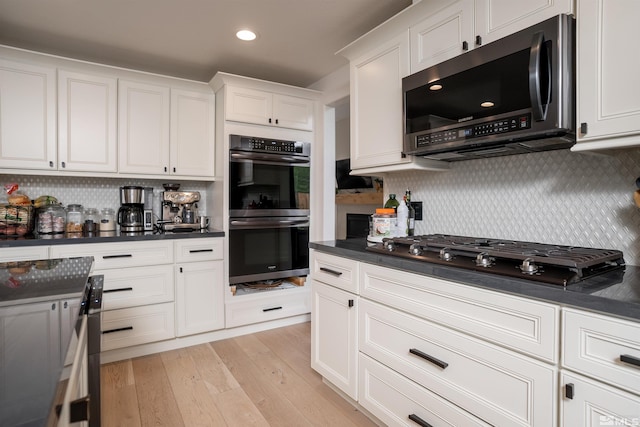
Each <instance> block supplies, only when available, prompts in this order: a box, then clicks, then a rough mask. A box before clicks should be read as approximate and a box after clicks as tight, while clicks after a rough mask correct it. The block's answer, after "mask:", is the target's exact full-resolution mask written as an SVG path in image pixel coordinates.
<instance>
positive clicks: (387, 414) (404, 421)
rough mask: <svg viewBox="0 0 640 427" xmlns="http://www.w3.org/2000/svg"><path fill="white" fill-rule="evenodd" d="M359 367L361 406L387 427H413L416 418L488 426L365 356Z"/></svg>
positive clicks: (452, 425) (454, 425)
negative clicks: (411, 418)
mask: <svg viewBox="0 0 640 427" xmlns="http://www.w3.org/2000/svg"><path fill="white" fill-rule="evenodd" d="M358 364H359V369H360V378H361V381H360V390H359V396H360V399H359V400H358V403H360V404H361V405H362V406H363V407H365V408H366V409H367V410H369V411H370V412H371V413H372V414H373V415H375V416H376V417H378V419H380V420H381V421H382V422H384V423H385V424H386V425H394V426H396V425H397V426H407V427H409V426H410V427H414V426H416V425H417V424H414V422H413V421H411V420H410V419H409V416H410V415H413V416H417V417H419V419H421V420H423V421H425V422H426V423H428V424H429V425H433V426H449V427H457V426H470V427H473V426H476V427H477V426H483V427H488V426H489V424H486V423H484V422H483V421H481V420H479V419H477V418H475V417H474V416H473V415H471V414H469V413H467V412H465V411H464V410H462V409H460V408H459V407H457V406H455V405H453V404H452V403H450V402H448V401H446V400H445V399H443V398H441V397H440V396H438V395H437V394H434V393H431V392H430V391H429V390H427V389H425V388H423V387H420V386H419V385H418V384H416V383H414V382H413V381H409V380H408V379H407V378H405V377H403V376H402V375H400V374H398V373H396V372H394V371H393V370H391V369H389V368H387V367H386V366H384V365H382V364H380V363H378V362H376V361H375V360H374V359H371V358H370V357H367V356H366V355H364V354H362V353H360V359H359V360H358Z"/></svg>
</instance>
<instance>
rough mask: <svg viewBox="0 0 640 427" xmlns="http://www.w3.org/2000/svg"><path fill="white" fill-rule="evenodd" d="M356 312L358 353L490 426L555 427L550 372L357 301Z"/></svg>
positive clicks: (552, 369) (484, 344)
mask: <svg viewBox="0 0 640 427" xmlns="http://www.w3.org/2000/svg"><path fill="white" fill-rule="evenodd" d="M359 310H360V311H359V325H360V331H359V333H358V341H359V349H360V351H361V352H363V353H365V354H367V355H369V356H370V357H372V358H374V359H376V360H378V361H379V362H381V363H383V364H385V365H387V366H388V367H390V368H391V369H393V370H395V371H397V372H399V373H401V374H402V375H404V376H406V377H407V378H409V379H411V380H412V381H414V382H416V383H418V384H420V385H422V386H423V387H426V388H429V389H430V390H431V391H432V392H433V393H436V394H438V395H440V396H442V397H443V398H445V399H447V400H449V401H450V402H452V403H454V404H456V405H458V406H460V407H462V408H463V409H465V410H467V411H468V412H470V413H472V414H474V415H476V416H477V417H479V418H481V419H483V420H484V421H486V422H489V423H490V424H494V425H499V426H539V427H543V426H544V427H547V426H553V425H555V421H556V417H555V408H556V398H557V387H556V384H557V372H556V369H555V367H553V366H550V365H546V364H544V363H542V362H539V361H536V360H534V359H530V358H528V357H525V356H522V355H519V354H517V353H514V352H510V351H507V350H505V349H502V348H500V347H498V346H495V345H493V344H490V343H487V342H484V341H482V340H479V339H476V338H473V337H470V336H467V335H465V334H462V333H460V332H456V331H453V330H450V329H448V328H445V327H443V326H439V325H436V324H435V323H431V322H428V321H426V320H422V319H419V318H417V317H415V316H411V315H408V314H405V313H402V312H399V311H396V310H393V309H391V308H388V307H385V306H383V305H380V304H377V303H374V302H370V301H366V300H364V299H362V298H361V299H360V307H359ZM438 364H440V366H438Z"/></svg>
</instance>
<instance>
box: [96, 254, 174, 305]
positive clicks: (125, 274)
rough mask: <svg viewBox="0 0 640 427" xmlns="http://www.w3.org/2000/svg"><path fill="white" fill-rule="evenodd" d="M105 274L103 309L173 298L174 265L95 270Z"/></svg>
mask: <svg viewBox="0 0 640 427" xmlns="http://www.w3.org/2000/svg"><path fill="white" fill-rule="evenodd" d="M96 274H103V275H104V291H103V300H102V306H103V309H104V310H114V309H118V308H126V307H135V306H138V305H148V304H157V303H162V302H170V301H173V298H174V280H173V265H172V264H167V265H153V266H148V267H131V268H118V269H111V270H103V271H96Z"/></svg>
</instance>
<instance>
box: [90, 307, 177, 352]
mask: <svg viewBox="0 0 640 427" xmlns="http://www.w3.org/2000/svg"><path fill="white" fill-rule="evenodd" d="M173 311H174V305H173V303H172V302H168V303H164V304H154V305H145V306H143V307H132V308H123V309H120V310H110V311H104V312H103V313H102V323H101V325H102V351H107V350H113V349H116V348H122V347H131V346H134V345H138V344H144V343H149V342H154V341H162V340H167V339H171V338H175V316H174V313H173Z"/></svg>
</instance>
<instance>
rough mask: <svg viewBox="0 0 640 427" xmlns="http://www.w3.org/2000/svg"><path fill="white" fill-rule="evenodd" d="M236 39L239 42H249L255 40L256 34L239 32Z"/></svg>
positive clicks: (245, 31) (246, 31)
mask: <svg viewBox="0 0 640 427" xmlns="http://www.w3.org/2000/svg"><path fill="white" fill-rule="evenodd" d="M236 37H237V38H239V39H240V40H244V41H251V40H255V39H256V37H257V36H256V33H254V32H253V31H251V30H240V31H238V32H237V33H236Z"/></svg>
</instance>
